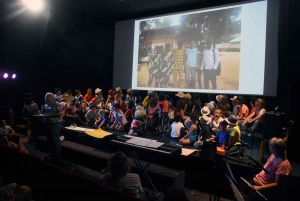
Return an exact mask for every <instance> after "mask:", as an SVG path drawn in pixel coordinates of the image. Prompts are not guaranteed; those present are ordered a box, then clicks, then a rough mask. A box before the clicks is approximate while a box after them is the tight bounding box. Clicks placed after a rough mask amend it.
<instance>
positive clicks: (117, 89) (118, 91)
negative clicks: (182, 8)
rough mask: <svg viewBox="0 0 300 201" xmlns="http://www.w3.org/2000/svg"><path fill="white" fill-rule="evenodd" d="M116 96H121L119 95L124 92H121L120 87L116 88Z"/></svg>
mask: <svg viewBox="0 0 300 201" xmlns="http://www.w3.org/2000/svg"><path fill="white" fill-rule="evenodd" d="M116 94H119V95H120V94H122V90H121V88H120V87H117V88H116Z"/></svg>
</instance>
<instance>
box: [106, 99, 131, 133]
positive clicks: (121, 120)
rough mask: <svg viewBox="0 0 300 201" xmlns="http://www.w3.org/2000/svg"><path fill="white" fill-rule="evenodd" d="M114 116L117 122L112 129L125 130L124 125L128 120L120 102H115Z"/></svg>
mask: <svg viewBox="0 0 300 201" xmlns="http://www.w3.org/2000/svg"><path fill="white" fill-rule="evenodd" d="M114 110H115V111H114V112H113V115H114V118H115V122H114V123H113V125H112V126H111V127H110V129H112V130H118V131H124V126H125V124H126V123H127V120H126V118H125V115H124V113H123V112H122V110H121V107H120V104H119V103H114Z"/></svg>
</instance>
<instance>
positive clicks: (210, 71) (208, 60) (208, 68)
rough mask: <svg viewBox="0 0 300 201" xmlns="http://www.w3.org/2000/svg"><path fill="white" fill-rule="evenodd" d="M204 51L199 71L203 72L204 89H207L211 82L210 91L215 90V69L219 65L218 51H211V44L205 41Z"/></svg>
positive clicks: (215, 49)
mask: <svg viewBox="0 0 300 201" xmlns="http://www.w3.org/2000/svg"><path fill="white" fill-rule="evenodd" d="M205 45H206V49H205V50H204V51H203V56H202V64H201V70H203V77H204V89H209V81H211V85H212V89H217V77H216V69H217V68H218V65H219V63H220V57H219V50H218V49H217V48H213V49H212V42H211V41H206V43H205Z"/></svg>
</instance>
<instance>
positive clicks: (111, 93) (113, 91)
mask: <svg viewBox="0 0 300 201" xmlns="http://www.w3.org/2000/svg"><path fill="white" fill-rule="evenodd" d="M107 94H108V97H111V96H115V90H113V89H110V90H109V91H108V92H107Z"/></svg>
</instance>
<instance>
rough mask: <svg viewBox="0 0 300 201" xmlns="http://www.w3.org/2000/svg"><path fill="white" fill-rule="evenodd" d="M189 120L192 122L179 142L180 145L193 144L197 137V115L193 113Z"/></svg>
mask: <svg viewBox="0 0 300 201" xmlns="http://www.w3.org/2000/svg"><path fill="white" fill-rule="evenodd" d="M190 119H191V121H192V122H193V123H192V125H191V126H190V127H189V128H188V133H187V134H186V135H185V136H184V137H183V138H181V139H180V140H179V143H180V144H194V143H195V142H196V140H197V137H198V126H197V124H198V123H197V122H198V115H197V114H196V113H195V112H193V113H191V115H190Z"/></svg>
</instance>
